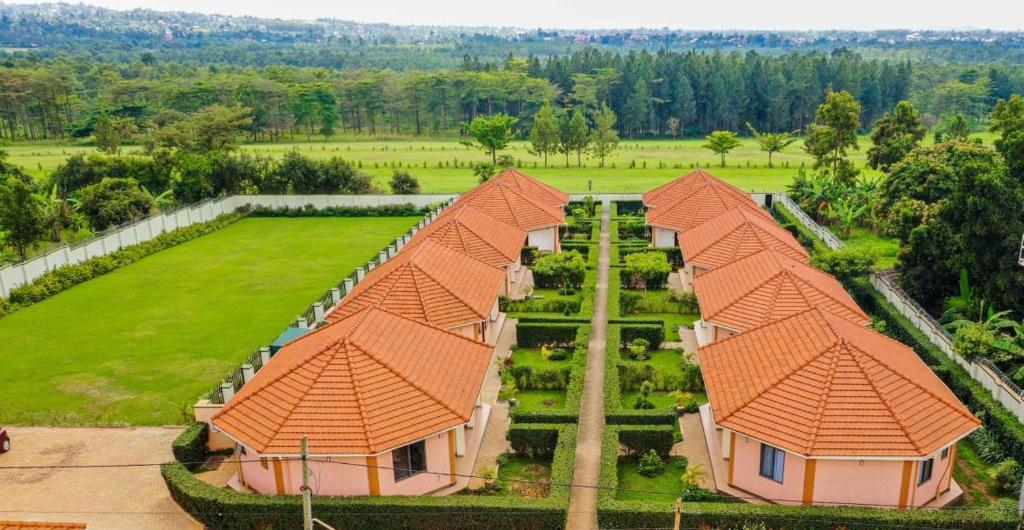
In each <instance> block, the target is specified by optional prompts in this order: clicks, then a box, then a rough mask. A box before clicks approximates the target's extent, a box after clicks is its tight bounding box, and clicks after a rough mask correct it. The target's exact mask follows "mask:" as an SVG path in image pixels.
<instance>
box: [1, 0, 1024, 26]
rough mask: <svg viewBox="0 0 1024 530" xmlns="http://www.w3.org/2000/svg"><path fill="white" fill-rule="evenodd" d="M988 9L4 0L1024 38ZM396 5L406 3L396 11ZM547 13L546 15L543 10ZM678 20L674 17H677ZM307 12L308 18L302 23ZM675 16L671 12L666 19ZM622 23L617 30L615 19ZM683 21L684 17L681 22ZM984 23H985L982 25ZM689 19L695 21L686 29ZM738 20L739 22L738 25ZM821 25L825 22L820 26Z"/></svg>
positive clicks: (238, 12)
mask: <svg viewBox="0 0 1024 530" xmlns="http://www.w3.org/2000/svg"><path fill="white" fill-rule="evenodd" d="M981 2H982V5H980V6H976V8H974V9H972V10H970V12H969V13H966V14H965V13H964V12H962V11H959V10H957V9H955V8H952V7H951V8H949V9H947V10H935V9H933V10H931V11H930V12H928V13H921V12H920V11H919V10H918V9H917V8H916V7H915V6H913V5H903V4H899V5H892V4H891V3H888V4H887V3H885V2H883V1H882V0H865V1H864V2H861V4H860V8H859V9H857V10H855V11H853V10H849V11H850V12H847V11H841V12H840V11H836V12H829V13H820V12H819V11H820V5H819V4H816V3H814V2H811V1H810V0H789V1H788V2H786V5H785V6H784V7H782V8H779V7H777V6H776V7H774V8H773V6H768V5H765V4H764V3H762V2H756V1H754V0H740V2H739V5H738V6H737V8H736V9H730V10H729V11H728V12H721V10H716V9H714V8H713V6H706V5H699V6H685V9H686V10H685V13H684V12H683V10H682V9H680V8H678V7H675V6H673V5H672V4H673V2H670V1H668V0H641V3H640V5H639V6H637V7H635V8H632V9H630V13H629V14H628V15H627V16H625V17H623V16H622V15H621V13H619V12H617V11H619V9H618V6H617V4H615V3H613V2H611V1H609V0H594V1H592V2H590V3H589V4H588V6H587V7H586V8H585V9H576V8H574V7H573V6H572V4H573V3H574V2H572V1H570V0H555V1H554V2H550V1H543V0H524V1H523V2H520V4H519V5H520V6H521V8H520V9H519V10H518V12H516V13H510V14H508V15H507V16H505V17H503V18H501V21H500V22H499V23H497V24H496V23H495V22H494V19H495V17H493V15H492V14H490V13H486V12H479V10H478V6H474V5H473V4H471V3H470V2H469V1H468V0H445V1H443V2H441V5H440V6H439V5H438V3H432V4H429V5H425V4H421V3H417V2H410V1H407V0H401V1H399V2H393V3H383V4H372V3H356V4H354V5H336V4H325V3H322V2H319V1H317V0H298V1H297V2H291V3H289V4H287V5H286V6H285V5H281V4H279V3H275V2H267V1H264V0H257V1H250V2H246V1H245V0H228V1H220V2H216V3H210V2H201V1H199V0H177V1H175V0H91V1H88V2H54V1H44V0H14V1H0V4H8V5H44V4H61V3H63V4H67V5H87V6H92V7H99V8H106V9H113V10H117V11H131V10H134V9H148V10H153V11H158V12H184V13H200V14H204V15H211V16H231V17H255V18H264V19H278V20H289V21H315V20H317V19H334V20H339V21H351V22H355V23H359V24H389V25H394V26H421V27H476V28H504V29H520V30H527V31H529V30H538V29H541V30H561V31H625V30H646V31H684V32H701V31H706V32H745V31H765V32H815V31H820V32H830V31H855V32H877V31H964V32H970V31H995V32H1015V31H1022V29H1024V24H1022V23H1020V22H1017V23H1016V25H1013V24H1011V22H1010V21H1011V20H1016V18H1015V17H1003V19H1002V20H1000V19H999V17H997V16H996V15H995V14H996V13H999V12H1001V11H1003V10H1004V9H1003V8H1012V7H1013V4H1012V3H1010V2H1006V1H1002V0H981ZM395 4H400V6H398V7H396V6H395ZM542 7H543V9H542ZM673 9H674V10H675V11H678V13H672V12H671V11H672V10H673ZM297 11H301V12H304V13H309V15H308V16H296V15H295V13H296V12H297ZM666 11H669V12H666ZM880 11H884V12H886V13H887V16H885V17H883V20H884V22H885V23H884V24H878V23H876V22H875V21H876V20H877V19H878V17H877V13H878V12H880ZM610 14H614V17H611V18H615V19H616V20H617V21H620V22H616V23H613V24H611V25H609V23H608V20H609V18H610V17H609V15H610ZM680 17H682V18H680ZM979 17H980V18H979ZM684 19H685V20H687V21H686V22H684ZM737 21H738V22H737ZM819 21H821V22H819Z"/></svg>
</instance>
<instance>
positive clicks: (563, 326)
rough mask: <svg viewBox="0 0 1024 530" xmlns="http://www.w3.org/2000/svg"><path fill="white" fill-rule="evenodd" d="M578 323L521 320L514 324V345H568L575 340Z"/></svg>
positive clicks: (524, 346)
mask: <svg viewBox="0 0 1024 530" xmlns="http://www.w3.org/2000/svg"><path fill="white" fill-rule="evenodd" d="M524 320H525V319H524ZM580 325H581V324H577V323H573V322H566V323H563V322H529V321H527V322H524V321H522V320H521V321H520V322H519V323H518V324H517V325H516V345H518V346H519V347H522V348H539V347H541V346H557V347H570V346H573V345H574V344H575V342H576V332H577V331H578V330H579V327H580Z"/></svg>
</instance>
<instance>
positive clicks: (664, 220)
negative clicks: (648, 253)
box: [644, 170, 774, 247]
mask: <svg viewBox="0 0 1024 530" xmlns="http://www.w3.org/2000/svg"><path fill="white" fill-rule="evenodd" d="M644 204H645V205H646V206H647V207H648V210H647V224H648V225H649V226H650V227H651V230H652V231H651V243H652V244H653V245H654V246H655V247H674V246H677V243H676V234H677V233H679V232H685V231H687V230H690V229H691V228H694V227H696V226H698V225H700V224H702V223H704V222H706V221H709V220H711V219H713V218H715V217H718V216H719V215H722V214H723V213H725V212H727V211H729V210H731V209H733V208H744V209H747V210H749V211H751V212H752V213H754V214H755V215H759V216H761V217H763V218H764V219H766V220H768V221H772V222H774V221H773V220H772V218H771V216H770V215H768V213H767V212H765V211H764V210H762V209H761V208H760V207H759V206H758V205H757V203H756V202H754V200H753V199H751V198H750V195H748V194H746V193H744V192H743V191H742V190H740V189H739V188H737V187H735V186H732V185H731V184H727V183H725V182H723V181H721V180H719V179H717V178H715V177H713V176H711V175H710V174H709V173H706V172H704V171H703V170H698V171H695V172H693V173H690V174H689V175H686V176H684V177H680V178H678V179H676V180H674V181H672V182H670V183H668V184H665V185H663V186H661V187H658V188H655V189H654V190H652V191H650V192H647V193H646V194H644Z"/></svg>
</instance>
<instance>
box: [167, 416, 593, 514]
mask: <svg viewBox="0 0 1024 530" xmlns="http://www.w3.org/2000/svg"><path fill="white" fill-rule="evenodd" d="M525 431H533V433H535V434H536V436H537V440H538V442H537V443H538V444H542V445H543V447H544V450H547V451H550V452H549V453H548V454H549V455H552V456H553V458H552V462H551V482H552V486H551V489H550V493H549V494H548V496H547V498H544V499H528V498H516V497H496V496H475V495H464V496H463V495H453V496H447V497H434V496H429V495H424V496H393V497H327V496H324V497H320V496H315V495H314V497H313V512H314V513H315V514H316V517H317V518H318V519H320V520H322V521H324V522H325V523H327V524H329V525H331V526H333V527H335V528H346V529H353V530H373V529H378V528H396V529H420V528H446V529H457V530H493V529H494V528H525V529H527V530H555V529H561V528H564V526H565V511H566V508H567V506H568V502H569V488H568V487H565V486H558V485H564V484H569V483H571V482H572V473H573V464H574V462H575V456H576V426H575V425H547V426H544V425H529V426H516V425H514V426H512V427H511V428H510V430H509V433H510V436H516V437H519V438H520V439H521V438H522V437H523V436H528V435H521V434H520V433H523V432H525ZM543 432H547V433H549V434H546V435H542V434H541V433H543ZM513 433H516V434H513ZM552 433H553V438H554V443H553V449H548V448H550V447H552V445H551V439H552V436H551V434H552ZM542 438H543V439H544V440H545V441H543V442H541V441H540V440H541V439H542ZM161 474H162V475H163V478H164V481H165V482H166V484H167V487H168V489H169V490H170V493H171V497H172V498H173V499H174V500H175V501H176V502H177V503H178V504H179V505H181V507H182V508H183V509H185V511H187V512H189V513H190V514H192V515H193V516H194V517H195V518H196V519H198V520H199V521H201V522H203V523H204V524H205V525H206V527H207V528H210V529H213V530H257V529H265V528H298V527H300V525H301V523H302V498H301V496H297V495H285V496H272V495H259V494H250V493H240V492H237V491H234V490H232V489H229V488H218V487H216V486H213V485H211V484H208V483H206V482H203V481H202V480H199V479H198V478H196V476H195V475H193V474H192V473H191V472H190V471H189V470H188V468H186V467H185V466H184V465H183V464H182V463H181V462H170V463H167V464H164V465H163V466H162V467H161Z"/></svg>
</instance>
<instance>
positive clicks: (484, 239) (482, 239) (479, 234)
mask: <svg viewBox="0 0 1024 530" xmlns="http://www.w3.org/2000/svg"><path fill="white" fill-rule="evenodd" d="M459 226H461V227H463V228H465V229H466V231H468V232H469V233H470V234H473V235H474V236H476V237H477V238H478V239H479V240H480V241H482V242H483V243H484V244H485V245H487V246H488V247H490V249H491V250H493V251H495V252H498V253H499V254H501V255H502V256H504V255H505V253H504V252H501V250H500V249H498V247H497V246H495V245H494V244H493V243H491V241H490V240H488V239H487V237H486V236H485V235H484V234H481V233H480V232H478V231H476V230H474V229H473V227H472V226H469V224H467V223H464V222H462V220H461V219H460V220H459ZM459 241H461V242H462V245H463V247H465V245H466V240H465V238H464V237H463V236H462V231H461V230H459ZM467 255H468V252H467ZM470 257H474V256H470Z"/></svg>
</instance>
